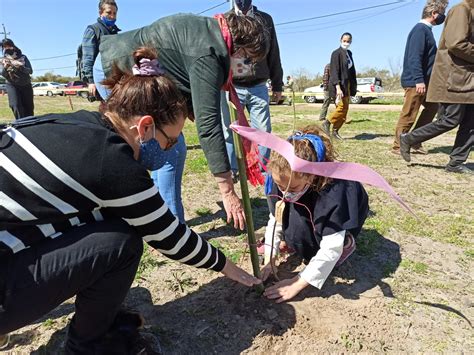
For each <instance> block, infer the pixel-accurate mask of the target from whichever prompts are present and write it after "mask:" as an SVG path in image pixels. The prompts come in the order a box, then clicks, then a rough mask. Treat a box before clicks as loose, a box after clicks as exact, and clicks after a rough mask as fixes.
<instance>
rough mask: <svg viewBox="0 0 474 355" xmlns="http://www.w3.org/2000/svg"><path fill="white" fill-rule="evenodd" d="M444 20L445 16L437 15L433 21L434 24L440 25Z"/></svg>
mask: <svg viewBox="0 0 474 355" xmlns="http://www.w3.org/2000/svg"><path fill="white" fill-rule="evenodd" d="M445 19H446V16H445V15H443V14H438V17H437V18H436V19H435V23H436V24H437V25H441V24H442V23H443V22H444V20H445Z"/></svg>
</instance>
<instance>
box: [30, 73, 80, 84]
mask: <svg viewBox="0 0 474 355" xmlns="http://www.w3.org/2000/svg"><path fill="white" fill-rule="evenodd" d="M74 80H79V79H78V78H77V77H71V76H62V75H59V74H54V73H53V72H46V73H45V74H43V75H39V76H36V77H33V81H54V82H57V83H67V82H69V81H74Z"/></svg>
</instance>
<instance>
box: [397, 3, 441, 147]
mask: <svg viewBox="0 0 474 355" xmlns="http://www.w3.org/2000/svg"><path fill="white" fill-rule="evenodd" d="M447 5H448V1H447V0H446V1H434V0H428V2H427V3H426V5H425V7H424V8H423V13H422V16H421V17H422V19H421V21H420V22H418V23H417V24H416V25H415V26H414V27H413V29H412V30H411V31H410V33H409V34H408V38H407V43H406V47H405V56H404V59H403V72H402V77H401V83H402V87H403V88H404V89H405V100H404V103H403V108H402V112H401V113H400V118H399V119H398V123H397V126H396V128H395V139H394V141H393V146H392V150H391V152H392V153H394V154H400V134H402V133H407V132H409V131H410V129H411V128H412V126H413V124H414V123H415V121H416V116H417V115H418V111H419V109H420V107H421V106H422V105H423V111H422V112H421V114H420V117H419V118H418V121H417V122H416V125H415V128H414V129H413V130H415V129H417V128H419V127H422V126H424V125H426V124H428V123H430V122H431V121H433V118H434V117H435V115H436V112H437V111H438V104H437V103H430V102H426V93H427V91H428V82H429V80H430V76H431V70H432V69H433V64H434V60H435V56H436V51H437V48H436V41H435V39H434V36H433V32H432V27H433V26H434V25H440V24H441V23H443V21H444V12H445V10H446V7H447ZM412 151H413V152H415V153H420V154H427V152H426V150H424V149H423V148H422V147H421V144H419V145H417V146H413V147H412Z"/></svg>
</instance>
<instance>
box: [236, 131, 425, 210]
mask: <svg viewBox="0 0 474 355" xmlns="http://www.w3.org/2000/svg"><path fill="white" fill-rule="evenodd" d="M230 128H232V129H233V130H234V131H235V132H236V133H237V134H239V135H240V136H242V137H244V138H246V139H248V140H250V141H252V142H255V143H257V144H259V145H261V146H264V147H267V148H270V149H272V150H274V151H276V152H277V153H279V154H280V155H282V156H283V157H284V158H285V159H286V160H287V161H288V163H289V164H290V167H291V170H293V171H298V172H301V173H308V174H314V175H319V176H326V177H331V178H335V179H341V180H351V181H358V182H361V183H364V184H368V185H372V186H375V187H378V188H380V189H382V190H383V191H385V192H387V193H388V194H389V195H390V196H392V198H393V199H395V201H397V202H398V203H399V204H400V205H402V206H403V207H404V208H405V209H406V210H407V211H408V212H410V213H411V214H413V215H414V216H415V217H416V215H415V214H414V213H413V211H412V210H411V209H410V207H408V206H407V205H406V204H405V202H404V201H403V200H402V199H401V198H400V197H399V196H398V195H397V193H396V192H395V191H394V190H393V189H392V187H391V186H390V185H389V183H388V182H387V181H386V180H385V179H384V178H383V177H382V176H381V175H380V174H379V173H377V172H376V171H374V170H372V169H371V168H369V167H368V166H365V165H362V164H358V163H345V162H310V161H307V160H304V159H301V158H299V157H297V156H296V155H295V154H294V149H293V146H292V145H291V143H290V142H288V141H286V140H284V139H281V138H280V137H277V136H275V135H273V134H271V133H267V132H264V131H260V130H258V129H255V128H252V127H244V126H239V125H237V124H232V125H231V126H230Z"/></svg>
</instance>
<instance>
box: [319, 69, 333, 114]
mask: <svg viewBox="0 0 474 355" xmlns="http://www.w3.org/2000/svg"><path fill="white" fill-rule="evenodd" d="M330 71H331V64H330V63H329V64H326V66H325V67H324V73H323V91H324V101H323V105H322V106H321V113H320V114H319V120H320V121H325V120H326V116H327V114H328V108H329V104H330V103H331V96H330V95H329V77H330Z"/></svg>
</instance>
